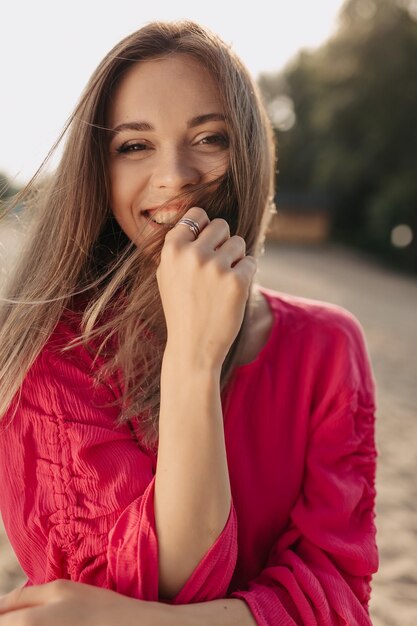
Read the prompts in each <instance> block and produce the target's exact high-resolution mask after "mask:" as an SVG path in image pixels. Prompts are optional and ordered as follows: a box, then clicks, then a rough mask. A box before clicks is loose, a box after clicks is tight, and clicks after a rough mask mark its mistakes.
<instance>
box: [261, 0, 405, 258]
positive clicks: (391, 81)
mask: <svg viewBox="0 0 417 626" xmlns="http://www.w3.org/2000/svg"><path fill="white" fill-rule="evenodd" d="M412 6H413V5H412V4H410V5H409V7H407V5H406V3H405V2H399V1H397V2H395V1H394V0H348V2H346V3H345V5H344V7H343V9H342V12H341V15H340V24H339V28H338V30H337V32H336V34H335V36H334V37H333V38H332V39H331V40H329V41H328V42H327V43H326V44H325V45H323V46H322V47H321V48H320V49H318V50H316V51H314V52H310V53H307V52H303V53H301V54H300V55H299V56H298V57H297V58H296V59H295V60H294V61H293V62H292V63H291V64H290V65H289V66H288V67H287V68H286V69H285V71H284V72H283V73H282V74H281V75H279V76H263V77H261V79H260V86H261V90H262V91H263V93H264V96H265V99H266V101H267V103H270V104H271V103H272V102H274V101H276V100H277V98H279V97H282V95H286V96H288V97H289V98H291V99H292V101H293V107H294V112H295V119H296V123H295V124H294V126H293V127H292V128H291V129H290V130H288V131H287V132H280V131H279V129H278V130H277V134H278V146H279V154H280V160H279V162H280V174H279V179H278V187H279V188H280V189H285V190H286V189H297V190H302V191H304V192H306V191H307V192H308V191H321V192H326V193H327V194H329V195H330V197H331V198H332V200H333V209H334V213H333V216H334V220H333V232H334V235H335V236H336V237H339V238H343V239H345V240H347V241H350V242H352V243H356V244H359V245H362V246H366V247H367V248H368V249H373V250H375V251H378V252H380V253H384V254H385V255H386V256H389V257H390V258H391V259H393V260H398V261H399V262H402V263H403V265H404V266H408V267H410V268H414V269H415V270H417V224H416V216H417V176H416V162H415V155H416V154H417V125H416V124H415V121H414V118H415V111H416V110H417V72H416V71H415V59H417V22H416V20H415V19H414V18H413V16H412V14H411V12H410V7H412ZM401 223H402V224H407V225H408V226H409V228H411V230H412V231H413V233H414V239H413V241H412V242H411V244H410V245H409V246H407V247H406V248H404V249H397V248H393V246H392V245H391V232H392V229H393V228H394V227H395V226H396V225H398V224H401Z"/></svg>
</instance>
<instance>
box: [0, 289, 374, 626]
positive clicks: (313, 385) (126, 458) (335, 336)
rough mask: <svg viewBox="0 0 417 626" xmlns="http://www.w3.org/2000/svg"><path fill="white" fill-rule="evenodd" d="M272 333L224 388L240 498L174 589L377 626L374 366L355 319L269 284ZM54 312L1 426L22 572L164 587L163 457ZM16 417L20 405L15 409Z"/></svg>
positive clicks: (4, 478)
mask: <svg viewBox="0 0 417 626" xmlns="http://www.w3.org/2000/svg"><path fill="white" fill-rule="evenodd" d="M263 293H264V296H265V297H266V298H267V300H268V303H269V305H270V307H271V310H272V312H273V314H274V325H273V328H272V330H271V334H270V337H269V339H268V341H267V343H266V345H265V346H264V348H263V349H262V350H261V352H260V353H259V355H258V356H257V358H256V359H254V361H252V363H249V364H247V365H245V366H242V367H240V368H238V369H237V370H236V372H235V376H234V379H233V380H232V382H231V384H230V386H229V388H228V390H227V393H226V394H225V395H224V397H223V408H224V427H225V440H226V449H227V455H228V466H229V475H230V482H231V488H232V497H233V501H232V505H231V510H230V514H229V517H228V520H227V523H226V525H225V527H224V529H223V531H222V533H221V534H220V535H219V537H218V538H217V539H216V541H215V542H214V543H213V545H212V546H211V548H210V549H209V550H208V551H207V553H206V554H205V555H204V557H203V558H202V560H201V561H200V563H199V564H198V565H197V567H196V568H195V570H194V572H193V573H192V574H191V576H190V578H189V579H188V581H187V582H186V583H185V585H184V586H183V588H182V589H181V590H180V592H179V593H178V595H177V596H176V597H175V598H174V599H173V600H172V602H173V603H175V604H187V603H191V602H203V601H209V600H213V599H216V598H225V597H234V598H239V599H241V600H244V601H245V602H246V603H247V604H248V606H249V608H250V610H251V612H252V614H253V615H254V617H255V619H256V621H257V623H258V624H260V625H262V626H271V625H273V624H291V625H294V624H297V625H298V624H299V625H307V626H313V625H322V626H325V625H326V626H328V625H330V624H331V625H336V624H337V625H339V624H345V625H349V626H353V625H356V624H363V625H365V624H366V625H368V624H370V621H369V616H368V601H369V595H370V580H371V576H372V574H373V573H374V572H375V571H376V569H377V550H376V546H375V526H374V499H375V488H374V481H375V460H376V451H375V443H374V416H375V406H374V380H373V376H372V372H371V368H370V364H369V358H368V355H367V350H366V346H365V342H364V338H363V333H362V330H361V328H360V326H359V324H358V322H357V321H356V320H355V318H353V317H352V316H351V315H350V314H349V313H347V312H346V311H344V310H343V309H340V308H338V307H334V306H331V305H327V304H324V303H318V302H313V301H309V300H303V299H297V298H294V297H292V296H291V297H290V296H287V295H284V294H278V293H276V292H272V291H270V290H266V289H263ZM74 332H75V331H74V328H73V327H72V326H71V324H68V323H66V322H64V321H63V322H61V323H60V324H59V325H58V327H57V329H56V331H55V333H54V335H53V337H52V338H51V340H50V341H49V342H48V344H47V345H46V346H45V348H44V349H43V351H42V353H41V354H40V355H39V357H38V359H37V360H36V362H35V364H34V365H33V367H32V368H31V370H30V371H29V373H28V375H27V377H26V379H25V382H24V384H23V385H22V388H21V391H20V394H19V396H18V397H17V398H16V399H15V401H14V402H13V404H12V405H11V407H10V409H9V411H8V414H7V416H6V419H5V421H4V422H3V425H2V428H1V432H0V481H1V484H2V490H1V494H0V503H1V509H2V514H3V518H4V523H5V527H6V530H7V532H8V535H9V538H10V540H11V543H12V545H13V547H14V550H15V552H16V554H17V556H18V558H19V561H20V563H21V565H22V567H23V569H24V570H25V572H26V573H27V576H28V584H39V583H44V582H48V581H50V580H54V579H56V578H70V579H72V580H76V581H81V582H86V583H90V584H94V585H98V586H102V587H106V588H109V589H113V590H115V591H119V592H121V593H123V594H125V595H129V596H131V597H136V598H140V599H143V600H152V601H155V600H158V538H157V531H156V525H155V518H154V485H155V471H156V464H157V455H156V454H152V453H151V452H147V451H145V449H144V448H142V447H141V446H140V444H139V443H138V441H137V440H136V439H135V437H134V436H132V429H131V428H129V426H128V425H127V424H124V425H122V426H119V427H116V426H115V423H116V420H117V417H118V409H117V407H116V406H114V400H115V399H117V398H118V396H119V394H120V391H119V389H118V387H117V385H114V384H112V382H111V381H108V384H105V385H104V384H103V385H101V386H99V387H98V386H97V385H94V383H93V359H92V356H91V355H89V354H88V353H87V351H86V350H85V349H84V348H83V347H79V348H77V349H75V350H73V351H71V352H70V353H66V355H65V356H63V355H61V354H60V353H59V352H58V351H57V350H56V345H57V344H59V343H61V344H62V343H66V342H68V341H69V340H70V339H71V338H72V337H73V336H74ZM12 415H14V417H13V419H9V418H11V416H12Z"/></svg>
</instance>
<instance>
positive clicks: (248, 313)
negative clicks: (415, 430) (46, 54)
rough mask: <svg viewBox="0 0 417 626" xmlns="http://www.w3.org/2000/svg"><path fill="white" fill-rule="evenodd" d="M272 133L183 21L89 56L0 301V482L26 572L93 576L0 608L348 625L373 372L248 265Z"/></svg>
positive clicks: (365, 555)
mask: <svg viewBox="0 0 417 626" xmlns="http://www.w3.org/2000/svg"><path fill="white" fill-rule="evenodd" d="M271 137H272V132H271V128H270V125H269V123H268V121H267V118H266V115H265V112H264V110H263V107H262V105H261V103H260V100H259V97H258V95H257V90H256V87H255V85H254V83H253V81H252V80H251V78H250V77H249V75H248V73H247V71H246V70H245V68H244V67H243V66H242V64H241V63H240V61H239V60H238V59H237V58H236V57H235V55H234V54H233V53H232V51H231V50H230V49H229V48H228V47H227V46H226V45H225V44H224V43H223V42H222V41H221V40H219V38H218V37H216V36H215V35H213V34H211V33H209V32H208V31H206V30H205V29H203V28H201V27H200V26H198V25H196V24H194V23H190V22H181V23H173V24H171V23H155V24H150V25H148V26H146V27H145V28H143V29H141V30H140V31H138V32H136V33H133V34H132V35H131V36H130V37H127V38H126V39H125V40H123V41H122V42H120V44H118V45H117V46H116V47H115V48H114V50H112V51H111V52H110V53H109V55H107V57H106V58H105V59H104V60H103V62H102V63H101V65H100V66H99V67H98V69H97V70H96V72H95V73H94V74H93V76H92V78H91V80H90V82H89V84H88V86H87V88H86V91H85V93H84V95H83V97H82V98H81V102H80V104H79V105H78V107H77V109H76V111H75V113H74V115H73V117H72V119H71V120H70V123H69V136H68V139H67V143H66V147H65V151H64V154H63V157H62V160H61V163H60V166H59V167H58V170H57V172H56V173H55V174H54V176H53V179H52V181H50V183H49V184H48V185H47V186H46V188H45V189H44V190H42V191H40V192H39V193H38V195H37V204H38V205H39V217H38V218H37V220H36V223H35V232H34V233H33V236H32V239H31V241H32V243H31V247H29V249H28V250H27V252H26V254H25V256H24V258H23V260H22V262H21V264H20V266H19V268H18V269H17V270H16V274H15V276H14V279H13V282H12V283H11V284H12V285H13V288H9V297H8V298H7V300H6V303H5V304H4V306H3V309H2V322H1V335H0V345H1V355H0V356H1V359H0V363H1V372H2V391H1V407H0V412H1V413H2V414H4V415H5V417H4V421H3V424H4V426H3V428H2V431H1V437H0V447H1V449H0V480H1V484H2V486H3V490H2V495H1V497H0V498H1V507H2V513H3V517H4V522H5V526H6V529H7V532H8V534H9V537H10V540H11V542H12V545H13V547H14V549H15V551H16V554H17V556H18V558H19V560H20V563H21V565H22V567H23V569H24V570H25V572H26V574H27V575H28V584H29V585H38V584H41V583H48V582H49V581H54V580H58V579H69V580H71V581H76V582H78V583H87V584H88V585H95V586H96V587H102V588H103V589H100V590H98V589H97V590H94V593H92V592H91V588H90V587H88V586H86V585H75V584H74V583H69V582H64V583H63V582H59V583H52V584H51V585H44V586H41V587H32V588H30V587H27V588H26V589H24V590H23V591H21V592H19V593H17V594H16V593H14V594H12V595H11V596H8V597H7V598H6V599H5V600H3V607H4V611H6V613H5V615H4V616H3V617H2V618H0V624H1V623H2V622H1V619H3V620H4V621H3V623H5V624H13V623H17V622H13V619H22V620H23V623H31V624H32V623H42V624H47V623H48V620H49V623H55V624H56V623H62V624H65V623H82V620H83V619H84V622H85V623H89V624H91V623H94V622H93V620H96V622H97V623H100V624H103V623H114V619H115V618H114V616H115V615H118V617H117V619H118V621H119V623H121V624H123V623H125V624H131V623H147V624H148V623H149V624H179V623H181V624H187V623H190V624H191V623H193V624H195V623H199V624H200V623H201V624H204V623H207V624H213V623H216V624H242V625H244V624H248V625H249V624H255V623H256V624H262V625H265V626H266V625H269V626H270V625H271V624H280V623H288V624H294V623H295V624H350V625H352V624H370V620H369V616H368V611H367V605H368V600H369V583H370V578H371V575H372V573H373V572H375V570H376V566H377V556H376V548H375V529H374V524H373V515H374V514H373V500H374V469H375V467H374V465H375V448H374V440H373V422H374V417H373V416H374V385H373V378H372V373H371V371H370V367H369V361H368V357H367V354H366V349H365V346H364V341H363V336H362V331H361V329H360V327H359V325H358V323H357V322H356V320H354V319H353V318H352V316H351V315H350V314H348V313H347V312H346V311H344V310H341V309H338V308H336V307H334V306H331V305H328V304H324V303H318V302H312V301H307V300H300V299H296V298H293V297H290V296H286V295H284V294H277V293H275V292H272V291H270V290H266V289H264V288H262V287H260V286H258V285H256V284H255V283H254V275H255V272H256V260H255V259H256V257H257V256H258V255H259V253H260V251H261V249H262V243H263V239H264V234H265V229H266V227H267V224H268V220H269V216H270V214H271V208H272V198H273V178H274V150H273V142H272V139H271ZM86 590H87V592H86ZM110 590H111V591H110ZM114 591H117V592H119V594H122V595H117V594H115V593H114ZM127 596H128V597H127ZM45 602H46V604H45V605H44V603H45ZM43 605H44V606H43ZM28 607H29V608H28ZM30 607H32V608H30ZM96 608H97V610H96ZM10 611H11V612H10ZM57 611H58V613H57ZM91 612H93V615H91V614H90V613H91ZM121 616H122V617H121ZM25 620H28V621H25ZM36 620H38V622H37V621H36ZM54 620H55V621H54ZM71 620H72V621H71ZM106 620H107V621H106ZM123 620H125V621H123ZM19 623H22V622H19Z"/></svg>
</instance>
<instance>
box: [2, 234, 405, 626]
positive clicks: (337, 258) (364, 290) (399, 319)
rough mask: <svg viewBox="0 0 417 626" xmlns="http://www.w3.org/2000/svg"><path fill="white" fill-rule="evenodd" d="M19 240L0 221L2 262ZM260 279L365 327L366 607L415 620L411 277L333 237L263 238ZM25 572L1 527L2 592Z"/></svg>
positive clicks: (394, 621) (401, 625) (384, 618)
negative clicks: (373, 402)
mask: <svg viewBox="0 0 417 626" xmlns="http://www.w3.org/2000/svg"><path fill="white" fill-rule="evenodd" d="M18 248H19V233H16V232H15V229H14V226H13V225H11V224H8V223H4V224H2V225H1V226H0V255H1V256H0V269H1V267H2V266H3V267H4V264H5V262H4V259H6V258H7V259H9V260H11V259H12V258H13V257H14V258H15V257H16V256H17V254H18ZM1 257H3V261H2V259H1ZM258 282H260V283H261V284H263V285H265V286H266V287H271V288H273V289H277V290H279V291H284V292H287V293H293V294H295V295H301V296H305V297H311V298H315V299H319V300H326V301H330V302H333V303H336V304H339V305H341V306H344V307H345V308H347V309H348V310H350V311H351V312H352V313H353V314H354V315H356V317H357V318H358V319H359V321H360V322H361V324H362V326H363V328H364V331H365V335H366V338H367V344H368V348H369V352H370V355H371V361H372V365H373V369H374V373H375V378H376V382H377V403H378V411H377V445H378V451H379V468H378V477H377V489H378V506H377V527H378V544H379V549H380V560H381V565H380V570H379V572H378V574H377V575H376V576H375V579H374V581H373V595H372V602H371V614H372V619H373V624H374V625H375V626H416V625H417V480H416V475H417V445H416V444H417V408H416V407H417V280H416V279H415V278H411V277H406V276H402V275H400V274H398V273H396V272H394V271H391V270H388V269H386V268H383V267H381V266H379V265H378V264H377V263H375V262H374V261H372V260H370V259H368V258H367V257H365V256H363V255H359V254H356V253H354V252H352V251H351V250H348V249H344V248H341V247H339V246H336V245H333V244H326V245H321V246H311V247H297V246H288V245H283V244H276V243H272V242H269V243H268V244H267V246H266V254H265V256H264V257H263V258H262V260H261V262H260V270H259V277H258ZM0 287H1V273H0ZM23 580H24V577H23V576H22V573H21V571H20V569H19V566H18V564H17V563H16V560H15V557H14V555H13V552H12V550H11V548H10V546H9V544H8V541H7V538H6V536H5V534H4V531H3V529H2V527H0V592H5V591H7V590H8V589H10V588H12V587H13V586H14V585H16V584H18V583H20V582H22V581H23ZM271 626H272V625H271ZM350 626H354V625H353V624H352V625H350Z"/></svg>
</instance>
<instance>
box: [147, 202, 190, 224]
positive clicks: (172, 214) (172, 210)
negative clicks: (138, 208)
mask: <svg viewBox="0 0 417 626" xmlns="http://www.w3.org/2000/svg"><path fill="white" fill-rule="evenodd" d="M141 215H143V216H144V217H145V218H147V219H149V220H150V221H152V222H153V223H154V224H158V225H160V226H174V225H175V224H176V223H177V222H178V220H179V218H180V215H181V207H179V206H178V205H176V206H173V205H169V206H164V207H162V208H161V207H152V208H150V209H145V210H144V211H142V212H141Z"/></svg>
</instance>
